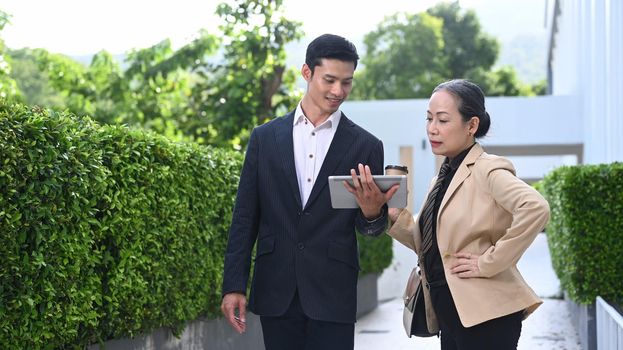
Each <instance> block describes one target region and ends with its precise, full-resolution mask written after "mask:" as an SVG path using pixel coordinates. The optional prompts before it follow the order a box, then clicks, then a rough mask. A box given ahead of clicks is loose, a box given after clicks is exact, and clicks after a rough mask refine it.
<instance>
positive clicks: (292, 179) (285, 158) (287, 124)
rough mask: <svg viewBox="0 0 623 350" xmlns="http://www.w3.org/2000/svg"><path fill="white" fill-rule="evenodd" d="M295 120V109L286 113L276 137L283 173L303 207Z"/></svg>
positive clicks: (277, 129)
mask: <svg viewBox="0 0 623 350" xmlns="http://www.w3.org/2000/svg"><path fill="white" fill-rule="evenodd" d="M293 122H294V111H292V112H290V113H288V114H286V115H285V116H284V117H283V118H282V120H281V122H280V123H279V124H278V125H277V127H276V128H275V139H276V141H277V147H278V148H279V149H278V152H279V153H280V154H281V164H282V167H283V174H284V176H285V178H286V181H287V182H288V184H289V186H290V190H291V191H292V193H293V194H294V197H295V198H296V203H297V204H298V207H299V208H301V207H302V204H301V194H300V191H299V184H298V180H297V177H296V166H295V164H294V141H293V140H292V123H293Z"/></svg>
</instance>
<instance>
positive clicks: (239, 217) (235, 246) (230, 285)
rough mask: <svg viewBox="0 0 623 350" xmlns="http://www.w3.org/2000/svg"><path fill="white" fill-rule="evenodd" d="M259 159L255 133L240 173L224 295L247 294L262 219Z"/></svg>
mask: <svg viewBox="0 0 623 350" xmlns="http://www.w3.org/2000/svg"><path fill="white" fill-rule="evenodd" d="M258 156H259V146H258V135H257V132H256V130H253V132H252V133H251V136H250V138H249V145H248V146H247V152H246V155H245V159H244V163H243V166H242V171H241V173H240V182H239V185H238V193H237V195H236V204H235V206H234V212H233V216H232V223H231V226H230V229H229V238H228V240H227V249H226V251H225V266H224V271H223V286H222V294H223V295H225V294H227V293H231V292H240V293H243V294H245V293H246V290H247V282H248V280H249V271H250V268H251V254H252V250H253V245H254V244H255V240H256V239H257V234H258V222H259V216H260V205H259V195H258V188H257V179H258V176H257V174H258Z"/></svg>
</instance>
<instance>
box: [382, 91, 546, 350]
mask: <svg viewBox="0 0 623 350" xmlns="http://www.w3.org/2000/svg"><path fill="white" fill-rule="evenodd" d="M426 114H427V116H426V130H427V134H428V139H429V141H430V145H431V147H432V151H433V153H434V154H435V155H439V156H444V157H445V161H444V162H443V165H442V167H441V170H440V174H439V175H438V176H437V178H436V179H434V181H433V184H432V185H431V190H430V191H429V195H428V196H427V199H426V201H425V203H424V205H423V207H422V210H421V211H420V213H419V214H418V216H417V218H416V219H415V221H414V219H413V216H412V214H411V213H409V212H408V211H407V210H400V209H394V208H392V209H390V212H389V215H390V220H391V221H392V222H394V224H393V225H392V226H391V228H390V230H389V231H388V233H389V235H390V236H392V237H394V238H395V239H396V240H398V241H399V242H401V243H402V244H404V245H406V246H407V247H409V248H411V249H413V250H414V251H415V252H416V253H417V255H418V264H419V267H420V269H421V277H422V282H423V283H424V285H425V286H426V287H425V288H424V289H423V290H424V298H425V304H426V311H427V323H428V325H429V329H430V328H433V329H434V331H436V329H435V328H436V327H435V326H436V325H438V329H439V330H440V331H441V349H442V350H450V349H457V350H467V349H469V350H471V349H474V350H476V349H477V350H484V349H492V350H506V349H516V348H517V341H518V340H519V335H520V333H521V321H522V320H523V319H525V318H526V317H527V316H528V315H529V314H530V313H531V312H533V311H534V310H535V309H536V308H537V307H538V306H539V305H540V304H541V303H542V301H541V300H540V299H539V298H538V297H537V295H536V294H535V293H534V291H533V290H532V289H531V288H530V287H529V286H528V285H527V284H526V282H525V281H524V280H523V278H522V277H521V274H520V273H519V271H518V270H517V267H516V263H517V261H518V260H519V258H520V257H521V255H522V254H523V253H524V252H525V250H526V249H527V248H528V247H529V246H530V244H531V243H532V241H533V240H534V238H535V237H536V235H537V234H538V233H539V232H541V231H542V229H543V228H544V226H545V223H546V222H547V220H548V218H549V206H548V204H547V202H546V201H545V199H543V197H542V196H541V195H540V194H539V193H538V192H537V191H535V190H534V189H533V188H532V187H530V186H529V185H527V184H526V183H524V182H523V181H521V180H520V179H518V178H517V177H516V176H515V169H514V168H513V165H512V164H511V162H510V161H508V160H507V159H505V158H502V157H498V156H494V155H489V154H487V153H485V152H484V151H483V149H482V147H481V146H480V145H479V144H478V143H476V141H475V139H477V138H480V137H483V136H485V135H486V134H487V131H488V129H489V125H490V118H489V114H488V113H487V111H486V110H485V104H484V94H483V92H482V90H481V89H480V88H479V87H478V86H477V85H475V84H473V83H471V82H469V81H466V80H451V81H448V82H445V83H442V84H440V85H439V86H437V87H436V88H435V90H434V91H433V94H432V96H431V98H430V101H429V104H428V111H427V112H426ZM437 180H439V181H437Z"/></svg>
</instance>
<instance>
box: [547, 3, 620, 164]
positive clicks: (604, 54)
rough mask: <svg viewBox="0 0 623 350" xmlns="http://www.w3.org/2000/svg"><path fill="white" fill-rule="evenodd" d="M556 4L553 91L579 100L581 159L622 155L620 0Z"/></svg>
mask: <svg viewBox="0 0 623 350" xmlns="http://www.w3.org/2000/svg"><path fill="white" fill-rule="evenodd" d="M558 4H559V6H560V10H561V12H560V15H559V16H557V17H555V18H554V21H556V24H557V26H558V31H557V32H556V33H555V37H554V41H553V43H554V47H553V57H552V62H551V63H552V71H553V73H552V85H553V86H552V88H553V90H552V91H553V94H554V95H571V96H574V97H575V98H577V99H578V100H579V101H580V105H581V110H582V121H583V122H582V124H581V125H582V127H583V132H584V136H583V140H584V149H585V162H586V163H610V162H614V161H623V141H622V138H623V122H622V119H623V115H622V113H623V112H622V108H623V103H622V100H623V70H622V68H621V66H622V65H623V53H622V50H623V3H622V2H621V1H620V0H559V1H558ZM551 16H554V14H553V13H551Z"/></svg>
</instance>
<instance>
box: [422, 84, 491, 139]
mask: <svg viewBox="0 0 623 350" xmlns="http://www.w3.org/2000/svg"><path fill="white" fill-rule="evenodd" d="M440 90H446V91H448V92H449V93H451V94H452V95H453V96H455V97H456V99H457V102H458V105H459V106H458V107H459V113H461V116H462V117H463V121H464V122H468V121H469V120H470V119H472V117H477V118H478V119H480V123H479V124H478V130H476V134H475V135H474V137H475V138H480V137H483V136H485V135H487V132H488V131H489V126H491V117H490V116H489V113H487V110H486V109H485V94H484V93H483V92H482V89H480V87H479V86H478V85H476V84H474V83H472V82H470V81H467V80H464V79H454V80H450V81H446V82H444V83H441V84H439V85H437V87H436V88H435V89H434V90H433V93H435V92H437V91H440Z"/></svg>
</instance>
